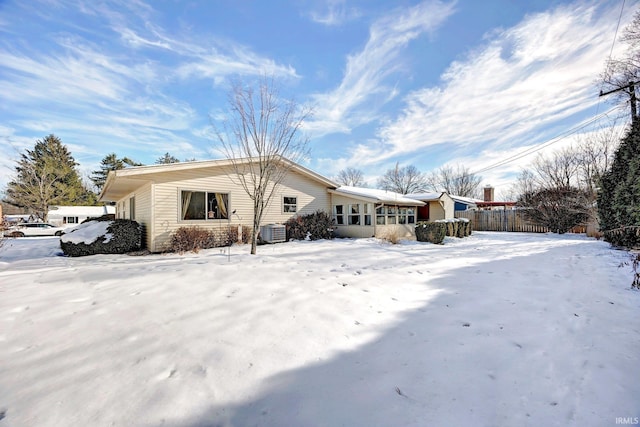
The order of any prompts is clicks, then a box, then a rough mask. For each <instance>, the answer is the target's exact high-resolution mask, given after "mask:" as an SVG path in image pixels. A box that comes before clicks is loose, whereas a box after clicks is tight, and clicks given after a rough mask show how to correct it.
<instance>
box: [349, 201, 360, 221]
mask: <svg viewBox="0 0 640 427" xmlns="http://www.w3.org/2000/svg"><path fill="white" fill-rule="evenodd" d="M349 225H360V205H359V204H354V205H349Z"/></svg>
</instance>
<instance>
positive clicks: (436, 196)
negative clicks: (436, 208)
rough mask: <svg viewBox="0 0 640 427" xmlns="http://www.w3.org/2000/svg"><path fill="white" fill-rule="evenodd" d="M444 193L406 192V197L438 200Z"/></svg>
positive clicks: (425, 200)
mask: <svg viewBox="0 0 640 427" xmlns="http://www.w3.org/2000/svg"><path fill="white" fill-rule="evenodd" d="M443 194H444V193H442V192H441V193H410V194H407V195H406V197H408V198H410V199H416V200H421V201H423V202H431V201H434V200H440V197H442V195H443Z"/></svg>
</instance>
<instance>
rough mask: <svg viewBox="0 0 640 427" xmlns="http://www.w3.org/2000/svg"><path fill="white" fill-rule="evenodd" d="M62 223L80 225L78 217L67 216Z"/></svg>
mask: <svg viewBox="0 0 640 427" xmlns="http://www.w3.org/2000/svg"><path fill="white" fill-rule="evenodd" d="M62 223H63V224H77V223H78V217H77V216H65V217H64V218H62Z"/></svg>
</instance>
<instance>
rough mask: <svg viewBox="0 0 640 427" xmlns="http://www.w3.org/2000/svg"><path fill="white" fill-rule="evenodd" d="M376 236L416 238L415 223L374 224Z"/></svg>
mask: <svg viewBox="0 0 640 427" xmlns="http://www.w3.org/2000/svg"><path fill="white" fill-rule="evenodd" d="M376 237H378V238H380V239H392V238H399V239H410V240H415V238H416V225H415V224H394V225H376Z"/></svg>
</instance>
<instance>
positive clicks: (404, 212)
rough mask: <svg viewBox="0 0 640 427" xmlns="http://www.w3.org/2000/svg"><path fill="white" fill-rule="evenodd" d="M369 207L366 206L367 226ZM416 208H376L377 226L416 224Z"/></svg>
mask: <svg viewBox="0 0 640 427" xmlns="http://www.w3.org/2000/svg"><path fill="white" fill-rule="evenodd" d="M366 212H367V205H365V224H367V215H366ZM415 223H416V208H414V207H404V206H402V207H401V206H380V207H377V208H376V224H377V225H385V224H386V225H393V224H415Z"/></svg>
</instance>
